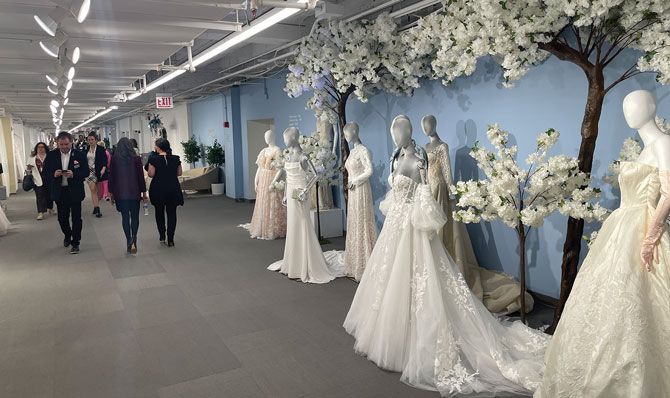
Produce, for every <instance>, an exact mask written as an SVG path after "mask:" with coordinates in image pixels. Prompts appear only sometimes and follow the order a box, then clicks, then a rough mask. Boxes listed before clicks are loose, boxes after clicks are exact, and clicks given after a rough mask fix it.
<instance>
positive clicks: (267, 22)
mask: <svg viewBox="0 0 670 398" xmlns="http://www.w3.org/2000/svg"><path fill="white" fill-rule="evenodd" d="M300 11H301V10H300V9H299V8H284V9H276V8H275V9H273V10H272V11H269V12H268V13H267V14H266V15H264V16H263V17H261V18H259V19H257V20H255V21H254V22H252V25H251V26H249V27H247V28H246V29H244V30H242V31H240V32H234V33H231V34H230V35H228V36H226V38H225V39H223V40H222V41H220V42H219V43H218V44H215V45H214V46H212V47H210V48H208V49H207V50H205V51H204V52H202V53H200V54H198V55H197V56H196V57H194V58H193V66H198V65H202V64H204V63H205V62H207V61H210V60H211V59H213V58H215V57H216V56H218V55H220V54H221V53H223V52H224V51H226V50H228V49H230V48H232V47H234V46H236V45H238V44H240V43H242V42H243V41H245V40H247V39H249V38H250V37H252V36H254V35H256V34H258V33H260V32H262V31H264V30H265V29H267V28H269V27H270V26H272V25H275V24H277V23H279V22H281V21H283V20H285V19H286V18H288V17H290V16H291V15H294V14H296V13H298V12H300ZM183 66H188V63H187V64H185V65H183Z"/></svg>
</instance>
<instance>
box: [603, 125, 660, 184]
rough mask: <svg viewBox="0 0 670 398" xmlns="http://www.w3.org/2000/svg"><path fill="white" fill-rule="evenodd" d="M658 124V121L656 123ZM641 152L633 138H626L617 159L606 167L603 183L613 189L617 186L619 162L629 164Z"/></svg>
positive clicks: (638, 144)
mask: <svg viewBox="0 0 670 398" xmlns="http://www.w3.org/2000/svg"><path fill="white" fill-rule="evenodd" d="M657 123H658V121H657ZM640 152H642V147H641V146H640V143H639V142H638V141H637V140H636V139H633V138H626V139H625V140H624V142H623V146H622V147H621V151H620V152H619V157H618V158H617V159H616V160H614V161H613V162H612V163H610V164H609V166H607V171H608V174H607V175H606V176H605V177H603V181H605V182H607V183H609V184H611V185H612V186H614V187H618V186H619V169H620V167H621V162H631V161H634V160H636V159H637V157H638V156H640Z"/></svg>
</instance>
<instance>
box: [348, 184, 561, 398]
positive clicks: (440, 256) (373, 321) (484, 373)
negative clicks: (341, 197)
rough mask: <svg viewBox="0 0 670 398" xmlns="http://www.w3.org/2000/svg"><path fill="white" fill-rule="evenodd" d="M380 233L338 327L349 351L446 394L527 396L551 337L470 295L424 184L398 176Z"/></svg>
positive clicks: (404, 378)
mask: <svg viewBox="0 0 670 398" xmlns="http://www.w3.org/2000/svg"><path fill="white" fill-rule="evenodd" d="M392 185H393V186H392V190H391V191H390V192H389V194H388V196H387V198H386V199H385V200H384V202H383V206H382V211H383V212H385V214H386V220H385V222H384V227H383V228H382V231H381V233H380V235H379V238H378V240H377V244H376V245H375V247H374V250H373V251H372V254H371V256H370V259H369V260H368V263H367V266H366V269H365V272H364V273H363V277H362V279H361V282H360V285H359V286H358V290H357V291H356V295H355V297H354V300H353V303H352V305H351V308H350V309H349V313H348V314H347V318H346V320H345V321H344V327H345V329H346V330H347V332H349V333H350V334H352V335H353V336H354V337H355V338H356V343H355V350H356V351H357V352H359V353H361V354H363V355H366V356H367V357H368V359H370V360H371V361H373V362H375V363H376V364H377V365H378V366H380V367H382V368H384V369H388V370H392V371H396V372H402V376H401V380H402V381H403V382H405V383H407V384H409V385H412V386H415V387H418V388H423V389H428V390H437V391H439V392H440V394H442V395H443V396H452V395H455V394H459V393H461V394H471V395H470V396H494V395H495V394H498V393H502V392H509V393H517V394H525V395H530V394H531V393H532V391H534V390H535V389H536V388H537V386H538V385H539V383H540V381H541V379H542V372H543V369H544V365H543V355H544V350H545V347H546V344H547V341H548V336H546V335H544V334H543V333H541V332H539V331H536V330H533V329H530V328H528V327H526V326H525V325H523V324H522V323H520V322H515V323H502V322H501V321H499V320H498V319H496V318H495V317H494V316H493V315H491V313H490V312H489V311H488V310H487V309H486V308H485V307H484V305H483V304H482V303H481V301H479V299H477V297H476V296H474V295H473V294H472V292H471V291H470V289H469V288H468V285H467V284H466V282H465V280H464V278H463V276H462V275H461V273H460V272H459V271H458V267H457V266H456V264H455V263H454V261H453V260H452V259H451V257H450V256H449V254H448V253H447V252H446V251H445V249H444V245H443V244H442V242H441V240H440V239H439V238H438V237H437V236H436V234H435V231H437V230H439V229H440V228H441V227H442V226H443V225H444V223H445V221H446V217H445V215H444V213H443V212H442V210H441V209H440V207H439V206H438V204H437V203H436V202H435V200H434V199H433V198H432V196H431V192H430V188H429V186H428V185H419V184H417V183H416V182H415V181H414V180H412V179H410V178H408V177H406V176H403V175H398V176H396V177H395V178H394V180H393V184H392Z"/></svg>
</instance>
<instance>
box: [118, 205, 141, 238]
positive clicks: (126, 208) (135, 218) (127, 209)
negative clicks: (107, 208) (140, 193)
mask: <svg viewBox="0 0 670 398" xmlns="http://www.w3.org/2000/svg"><path fill="white" fill-rule="evenodd" d="M116 210H118V211H119V213H121V225H122V226H123V233H124V234H126V242H127V243H128V244H129V245H130V244H131V243H132V242H133V238H136V237H137V230H138V229H139V228H140V201H139V200H132V199H130V200H117V201H116Z"/></svg>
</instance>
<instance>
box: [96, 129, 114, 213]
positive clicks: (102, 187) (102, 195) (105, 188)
mask: <svg viewBox="0 0 670 398" xmlns="http://www.w3.org/2000/svg"><path fill="white" fill-rule="evenodd" d="M98 145H99V146H101V147H102V148H103V149H104V150H105V156H106V157H107V173H108V174H111V172H112V169H111V165H112V154H111V153H109V150H108V149H107V144H106V143H105V141H98ZM98 199H100V200H106V201H108V200H109V181H100V182H99V183H98Z"/></svg>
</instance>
